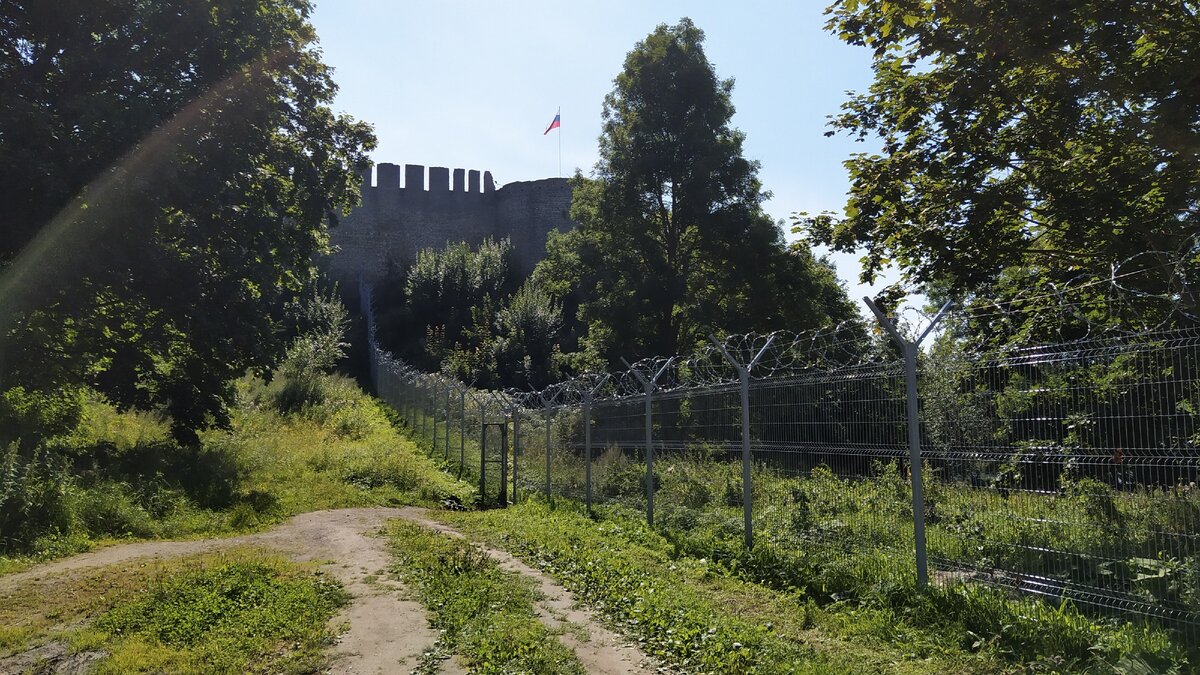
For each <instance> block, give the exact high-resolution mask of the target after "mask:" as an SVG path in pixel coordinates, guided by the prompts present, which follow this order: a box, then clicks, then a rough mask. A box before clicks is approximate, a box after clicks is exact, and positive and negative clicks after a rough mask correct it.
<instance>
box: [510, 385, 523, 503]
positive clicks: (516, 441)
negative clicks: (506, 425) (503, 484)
mask: <svg viewBox="0 0 1200 675" xmlns="http://www.w3.org/2000/svg"><path fill="white" fill-rule="evenodd" d="M512 420H513V442H512V462H513V465H512V503H514V504H516V503H517V455H518V454H520V452H521V408H520V406H513V409H512Z"/></svg>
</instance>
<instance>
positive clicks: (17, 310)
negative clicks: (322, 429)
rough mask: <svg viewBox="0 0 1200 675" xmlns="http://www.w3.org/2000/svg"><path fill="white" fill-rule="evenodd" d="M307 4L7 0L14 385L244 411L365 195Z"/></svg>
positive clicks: (9, 330)
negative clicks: (249, 390) (337, 234)
mask: <svg viewBox="0 0 1200 675" xmlns="http://www.w3.org/2000/svg"><path fill="white" fill-rule="evenodd" d="M311 9H312V5H311V3H310V2H309V1H308V0H228V1H220V2H218V1H216V0H212V1H200V2H197V1H194V0H101V1H96V0H63V1H61V2H41V1H37V0H11V1H8V2H4V3H2V4H0V91H3V92H4V102H3V104H2V105H0V204H2V205H3V206H2V207H0V208H2V209H3V220H4V227H3V230H2V232H0V340H2V341H0V389H4V388H10V387H13V386H21V387H24V388H28V389H33V390H41V391H55V390H62V389H64V388H70V387H72V386H91V387H94V388H96V389H99V390H100V391H102V392H103V393H105V394H106V395H107V396H108V397H109V398H110V399H112V400H113V401H114V402H117V403H119V404H121V405H126V406H144V407H158V406H162V407H166V408H167V409H168V410H169V411H170V413H171V415H172V417H173V419H174V421H175V423H176V426H177V430H178V431H179V432H180V435H181V436H188V435H189V434H190V432H191V431H192V430H195V429H197V428H200V427H203V426H205V425H207V424H211V423H221V422H223V421H225V419H226V412H225V411H226V405H227V404H228V403H229V402H230V401H231V399H232V396H233V388H232V385H231V382H232V380H233V379H234V378H236V377H237V376H239V375H240V374H241V373H243V372H245V370H246V369H247V368H252V367H259V368H262V367H266V366H269V365H271V364H272V363H274V362H275V361H276V360H277V358H278V357H279V355H280V354H281V353H282V351H283V349H284V347H285V346H286V336H285V335H284V334H283V333H284V331H283V330H281V328H282V326H283V323H284V316H283V314H284V307H285V306H286V305H287V301H288V299H289V298H293V297H295V296H296V294H297V293H298V292H299V291H300V290H301V289H302V288H303V287H305V286H307V285H311V283H312V282H313V280H314V276H315V271H314V267H313V262H312V261H313V257H314V256H315V255H317V254H319V253H321V252H323V251H325V250H327V248H328V246H327V225H328V224H329V223H330V222H331V221H335V220H336V216H337V214H338V213H340V212H343V211H345V210H346V209H347V208H349V206H350V205H351V204H352V202H353V200H354V199H355V198H356V197H357V192H356V190H355V188H356V185H357V182H358V178H357V174H358V171H359V169H361V168H362V167H363V166H365V157H364V151H365V150H367V149H369V148H371V147H372V146H373V143H374V139H373V136H372V134H371V131H370V129H369V128H368V127H367V126H366V125H364V124H361V123H359V122H356V121H354V120H352V119H349V118H347V117H342V116H337V115H334V114H333V113H332V112H331V110H330V108H329V103H330V102H331V101H332V99H333V96H334V93H335V91H336V87H335V85H334V83H333V81H332V79H331V75H330V71H329V69H328V68H327V67H326V66H325V65H324V64H322V63H321V60H320V53H319V51H318V49H317V47H316V35H315V33H314V31H313V28H312V26H311V25H310V24H309V22H308V17H309V14H310V12H311Z"/></svg>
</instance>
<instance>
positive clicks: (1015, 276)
mask: <svg viewBox="0 0 1200 675" xmlns="http://www.w3.org/2000/svg"><path fill="white" fill-rule="evenodd" d="M827 11H828V14H829V15H830V20H829V23H828V28H829V29H830V30H831V31H833V32H834V33H836V34H837V35H838V36H839V37H841V39H843V40H844V41H846V42H848V43H850V44H852V45H860V46H865V47H868V48H870V49H871V50H872V52H873V55H874V63H873V69H874V74H875V77H874V82H873V83H872V85H871V87H870V90H869V91H868V92H867V93H864V94H858V95H854V96H852V97H851V98H850V100H849V101H848V102H847V103H846V104H845V105H844V106H843V112H842V114H841V115H839V116H837V117H836V118H834V120H833V123H832V127H833V131H831V132H830V133H831V134H832V133H835V132H839V131H840V132H845V133H848V134H849V135H851V136H852V137H854V138H856V139H857V140H860V141H867V140H868V139H873V140H872V142H874V143H878V144H879V146H878V151H877V152H864V153H859V154H855V155H853V156H852V157H851V158H850V159H849V160H848V161H847V162H846V166H847V168H848V169H849V172H850V177H851V182H852V185H851V190H850V195H849V200H848V202H847V205H846V208H845V214H844V216H843V217H835V216H833V215H832V214H823V215H820V216H816V217H801V218H799V219H798V220H799V225H801V227H802V229H804V230H805V231H807V232H808V234H809V235H810V236H811V238H812V239H813V240H815V241H817V242H820V243H824V244H828V245H831V246H833V247H834V248H836V249H839V250H845V251H851V250H855V249H859V248H861V249H865V251H866V256H865V259H864V260H865V268H864V270H863V275H862V276H863V279H864V280H865V281H871V280H873V279H874V278H875V276H876V275H877V274H878V272H879V271H880V270H881V269H883V268H884V266H886V265H887V264H889V263H891V264H894V265H896V266H897V267H898V268H899V269H900V271H901V272H902V273H903V275H904V279H905V281H906V282H907V285H908V287H909V288H913V287H919V286H922V285H924V286H925V287H926V289H927V290H931V291H932V292H934V293H936V294H939V295H946V296H951V297H958V298H966V299H967V300H968V301H970V300H971V299H972V298H980V299H984V298H986V299H991V300H1000V301H1008V302H1018V301H1019V303H1018V304H1019V305H1020V306H1021V307H1023V308H1026V309H1037V308H1039V307H1042V308H1044V306H1043V305H1040V304H1038V302H1037V301H1036V300H1035V299H1034V298H1036V297H1039V296H1041V297H1044V296H1046V295H1047V291H1048V290H1050V289H1055V288H1062V287H1064V286H1075V287H1081V286H1086V285H1088V284H1094V285H1095V288H1096V289H1097V290H1094V291H1092V292H1090V294H1089V293H1088V292H1083V293H1081V295H1079V296H1078V298H1077V299H1078V300H1079V301H1081V302H1083V303H1085V304H1086V303H1087V302H1089V299H1091V300H1104V298H1097V297H1095V296H1096V295H1097V294H1101V295H1102V289H1104V288H1111V287H1112V284H1111V283H1108V281H1109V280H1111V279H1112V277H1113V272H1114V267H1115V268H1116V270H1117V276H1118V277H1120V283H1121V284H1122V285H1125V286H1127V287H1129V288H1130V289H1131V290H1133V291H1134V293H1132V294H1125V297H1127V298H1129V297H1140V298H1143V299H1145V298H1152V299H1155V301H1154V302H1143V301H1137V302H1134V303H1132V304H1130V303H1124V304H1113V303H1106V306H1105V308H1104V309H1103V310H1096V308H1094V307H1089V308H1087V309H1084V310H1083V311H1082V313H1083V314H1090V316H1087V317H1082V318H1078V319H1070V320H1069V321H1073V322H1074V323H1075V324H1078V325H1076V326H1075V329H1076V330H1074V332H1076V333H1079V332H1082V331H1083V330H1085V327H1084V326H1083V325H1082V324H1083V323H1086V322H1087V321H1093V322H1094V321H1102V322H1106V323H1109V324H1115V323H1121V322H1130V321H1133V320H1135V319H1137V320H1138V321H1140V322H1142V325H1154V324H1155V323H1156V322H1160V321H1163V320H1165V319H1166V317H1164V316H1163V314H1164V312H1169V310H1167V309H1164V308H1163V305H1164V303H1163V302H1161V301H1163V300H1166V301H1168V302H1167V303H1165V304H1175V303H1183V304H1184V305H1186V306H1189V307H1190V308H1191V309H1192V311H1191V314H1192V315H1195V314H1196V312H1195V309H1196V308H1197V307H1200V302H1198V301H1200V296H1197V287H1196V285H1195V284H1196V283H1197V281H1200V275H1198V274H1197V270H1198V269H1200V246H1198V240H1197V238H1196V235H1197V232H1198V231H1200V220H1198V217H1200V213H1198V204H1197V198H1198V197H1200V86H1197V85H1198V81H1197V73H1198V72H1200V50H1198V49H1197V45H1200V20H1198V18H1197V5H1196V3H1195V2H1189V1H1186V0H1185V1H1183V2H1179V1H1171V2H1167V1H1165V0H1133V1H1130V0H1122V1H1120V2H1118V1H1115V0H1083V1H1074V0H1072V1H1069V2H1068V1H1067V0H1055V1H1051V2H1045V1H1042V0H1037V1H1033V0H1023V1H1020V2H1011V1H1007V0H964V1H960V2H948V3H947V2H938V3H933V2H928V1H927V0H903V1H899V2H893V1H884V0H866V1H864V0H840V1H839V2H836V3H834V4H833V5H832V6H831V7H830V8H829V9H828V10H827ZM1045 314H1052V315H1054V322H1055V323H1057V324H1058V326H1059V327H1060V328H1061V327H1062V324H1063V323H1064V322H1068V319H1067V318H1066V317H1065V316H1064V315H1063V314H1064V313H1061V312H1047V313H1045ZM1101 315H1103V316H1101ZM1029 316H1030V317H1031V319H1033V318H1036V317H1033V315H1032V313H1030V314H1029ZM1043 318H1045V316H1043ZM977 328H978V329H980V330H985V331H996V330H999V329H1000V328H999V327H998V326H996V325H990V326H989V325H980V326H977ZM1050 329H1051V326H1050V325H1049V324H1048V323H1046V324H1045V325H1041V326H1031V325H1028V324H1027V323H1026V322H1018V324H1016V325H1008V326H1005V327H1004V328H1003V331H1004V332H1005V333H1007V334H1008V335H1014V334H1018V333H1025V334H1026V335H1032V334H1042V335H1045V334H1046V333H1047V332H1048V331H1049V330H1050ZM1064 332H1066V333H1071V332H1072V331H1071V330H1067V331H1064Z"/></svg>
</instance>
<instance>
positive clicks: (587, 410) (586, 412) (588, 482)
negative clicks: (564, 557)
mask: <svg viewBox="0 0 1200 675" xmlns="http://www.w3.org/2000/svg"><path fill="white" fill-rule="evenodd" d="M608 377H609V376H608V375H604V376H603V377H601V378H600V379H598V380H596V381H595V382H594V383H593V384H591V385H590V386H588V387H587V388H586V389H584V390H583V455H584V458H583V466H584V469H583V476H584V478H583V482H584V504H585V505H586V506H587V512H588V515H589V516H590V515H592V401H593V400H594V399H595V396H596V392H598V391H600V387H603V386H604V383H605V382H607V381H608Z"/></svg>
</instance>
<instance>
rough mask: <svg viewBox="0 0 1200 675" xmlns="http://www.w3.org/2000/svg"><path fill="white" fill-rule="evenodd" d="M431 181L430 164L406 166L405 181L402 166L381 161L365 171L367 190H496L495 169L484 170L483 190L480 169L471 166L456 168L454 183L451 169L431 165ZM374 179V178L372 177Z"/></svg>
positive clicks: (478, 192) (476, 191) (364, 184)
mask: <svg viewBox="0 0 1200 675" xmlns="http://www.w3.org/2000/svg"><path fill="white" fill-rule="evenodd" d="M428 173H429V182H428V184H426V182H425V175H426V167H425V166H423V165H421V164H405V165H404V183H403V185H402V184H401V182H400V165H399V164H390V163H388V162H381V163H379V164H377V165H376V166H375V167H373V170H372V169H370V168H369V169H367V170H366V171H364V172H363V173H362V178H363V183H362V187H363V192H364V193H365V192H366V191H367V189H368V188H370V189H373V190H413V191H418V192H459V193H471V194H488V193H491V192H495V191H496V181H495V180H494V179H493V178H492V172H491V171H484V172H483V183H482V190H481V189H480V181H479V176H480V172H479V171H477V170H475V169H471V170H470V171H467V170H466V169H455V170H454V182H453V183H451V182H450V175H451V174H450V169H448V168H446V167H444V166H431V167H428ZM372 178H374V180H372Z"/></svg>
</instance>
